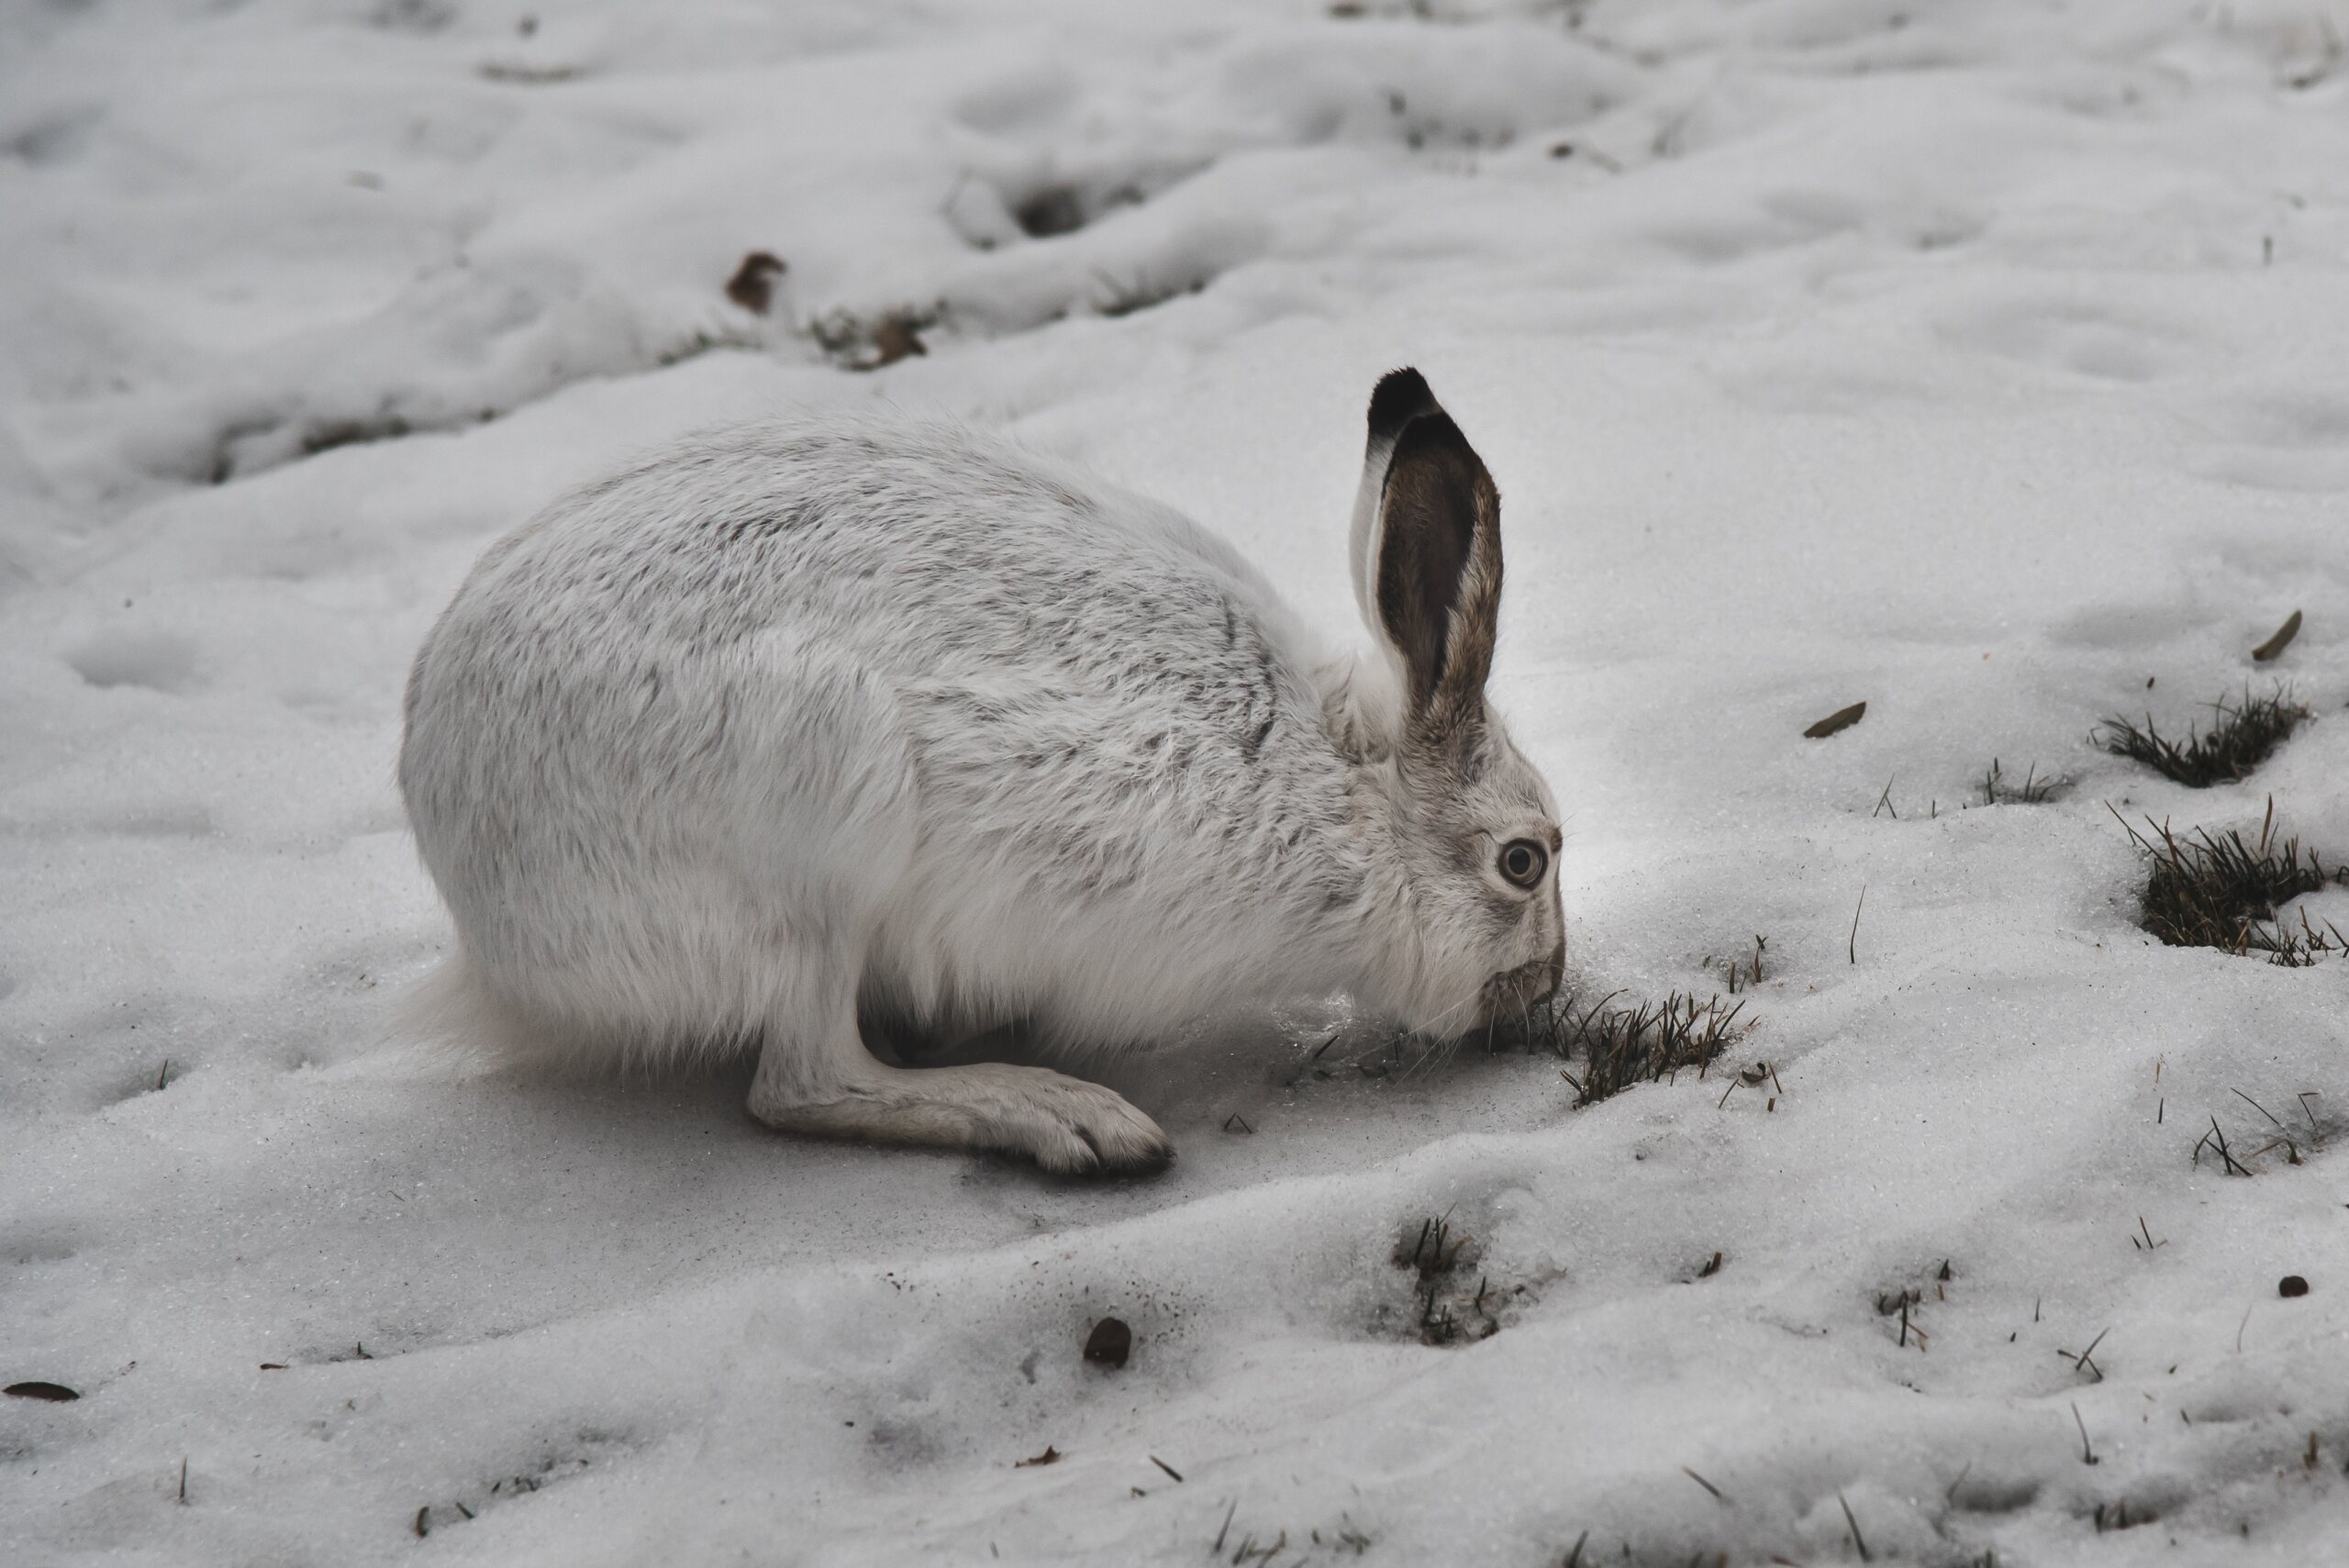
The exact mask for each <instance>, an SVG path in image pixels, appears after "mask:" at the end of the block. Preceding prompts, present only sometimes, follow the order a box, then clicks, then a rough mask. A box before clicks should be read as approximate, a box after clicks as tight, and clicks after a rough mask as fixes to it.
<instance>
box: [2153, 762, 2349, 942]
mask: <svg viewBox="0 0 2349 1568" xmlns="http://www.w3.org/2000/svg"><path fill="white" fill-rule="evenodd" d="M2108 809H2109V808H2108ZM2112 815H2113V817H2114V819H2115V820H2116V821H2119V822H2120V823H2121V828H2122V830H2123V831H2125V832H2126V833H2127V834H2128V835H2129V838H2130V841H2131V842H2132V843H2134V844H2135V845H2136V846H2137V847H2138V848H2139V849H2140V850H2143V851H2144V852H2145V853H2146V854H2147V855H2149V856H2150V857H2152V860H2153V863H2154V864H2153V874H2152V876H2151V877H2149V878H2148V879H2147V880H2146V883H2145V893H2144V918H2143V922H2142V924H2143V926H2144V928H2145V929H2146V930H2148V931H2151V932H2152V933H2153V934H2154V936H2156V937H2158V938H2160V939H2161V940H2162V941H2163V943H2164V944H2165V945H2166V946H2169V947H2205V948H2217V949H2218V950H2219V951H2221V952H2231V953H2234V954H2237V955H2238V956H2247V955H2249V954H2251V953H2254V952H2256V953H2264V954H2266V957H2267V960H2268V962H2271V963H2278V964H2282V965H2283V966H2285V967H2286V968H2288V969H2305V968H2307V967H2308V966H2309V965H2310V964H2313V963H2315V962H2317V960H2318V959H2319V958H2321V957H2322V956H2324V955H2326V954H2328V953H2338V952H2343V951H2349V939H2344V938H2343V936H2342V934H2341V930H2340V929H2339V928H2338V927H2336V926H2334V925H2333V924H2332V922H2331V921H2327V922H2325V925H2324V928H2323V929H2321V930H2320V929H2317V928H2316V927H2315V926H2314V925H2312V924H2310V920H2309V918H2308V914H2307V911H2305V910H2303V911H2302V912H2301V914H2300V929H2299V930H2293V929H2290V928H2289V927H2288V926H2286V925H2284V924H2283V923H2282V922H2281V921H2279V920H2278V919H2277V906H2279V905H2282V904H2284V903H2286V902H2288V901H2289V900H2291V899H2294V898H2298V897H2299V896H2300V895H2303V894H2308V893H2315V892H2317V891H2319V890H2320V889H2321V888H2323V887H2324V886H2325V885H2326V884H2329V883H2349V871H2344V870H2343V869H2340V868H2335V869H2334V870H2332V871H2327V870H2326V869H2325V868H2324V864H2323V862H2321V861H2320V860H2319V859H2318V858H2317V855H2316V851H2313V850H2310V851H2302V850H2301V848H2300V841H2299V839H2298V838H2297V837H2294V838H2289V839H2286V840H2281V841H2280V842H2279V841H2277V838H2276V801H2275V797H2274V796H2272V795H2271V796H2269V797H2268V801H2267V815H2266V818H2265V820H2263V821H2262V822H2261V823H2260V827H2259V836H2258V837H2257V838H2256V839H2254V840H2249V841H2245V840H2244V839H2243V834H2242V833H2241V832H2240V831H2237V830H2236V829H2233V828H2229V829H2228V830H2227V831H2226V832H2225V833H2222V834H2216V835H2214V834H2212V833H2211V832H2210V829H2209V828H2196V829H2195V830H2194V832H2193V834H2192V835H2191V836H2190V837H2187V838H2180V837H2178V836H2177V835H2176V834H2175V833H2173V832H2171V831H2170V828H2169V824H2167V823H2166V822H2164V823H2161V824H2158V825H2156V824H2155V823H2154V820H2153V818H2152V817H2147V818H2146V819H2145V827H2146V828H2147V829H2148V831H2147V832H2144V833H2140V832H2139V831H2137V829H2136V828H2133V827H2132V826H2130V824H2129V822H2128V821H2127V819H2126V818H2123V817H2121V814H2120V813H2119V812H2118V811H2115V812H2113V814H2112Z"/></svg>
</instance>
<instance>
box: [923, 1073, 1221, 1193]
mask: <svg viewBox="0 0 2349 1568" xmlns="http://www.w3.org/2000/svg"><path fill="white" fill-rule="evenodd" d="M968 1071H970V1072H971V1073H975V1074H985V1078H986V1079H987V1082H986V1083H985V1085H984V1087H983V1089H982V1096H983V1099H984V1102H985V1109H984V1110H983V1111H981V1129H982V1130H981V1133H980V1136H979V1139H978V1141H980V1142H982V1143H984V1144H985V1145H986V1146H987V1147H989V1148H994V1149H1003V1150H1009V1151H1014V1152H1018V1153H1022V1154H1026V1155H1029V1156H1030V1158H1032V1159H1033V1160H1034V1161H1035V1162H1036V1163H1037V1164H1039V1165H1041V1166H1042V1167H1043V1168H1044V1169H1045V1170H1047V1171H1061V1172H1066V1173H1072V1174H1079V1173H1088V1172H1100V1173H1105V1174H1109V1173H1128V1172H1141V1171H1157V1170H1162V1169H1163V1168H1164V1167H1165V1165H1166V1163H1167V1162H1169V1161H1170V1160H1172V1159H1174V1158H1175V1146H1174V1145H1173V1144H1172V1143H1169V1142H1168V1141H1167V1140H1166V1134H1165V1133H1163V1132H1162V1131H1160V1130H1159V1127H1158V1124H1157V1123H1156V1122H1154V1121H1152V1120H1151V1119H1150V1118H1148V1117H1146V1116H1144V1115H1142V1114H1141V1112H1140V1111H1138V1110H1136V1109H1134V1107H1133V1106H1130V1105H1128V1104H1127V1103H1126V1102H1125V1100H1124V1099H1123V1098H1121V1097H1120V1096H1119V1095H1117V1094H1115V1093H1113V1092H1112V1091H1110V1090H1108V1089H1105V1088H1103V1087H1102V1086H1101V1085H1100V1084H1087V1083H1085V1081H1084V1080H1082V1079H1078V1078H1071V1077H1067V1076H1065V1075H1063V1074H1062V1073H1051V1072H1046V1071H1045V1070H1043V1069H1042V1068H1038V1067H1012V1066H1004V1065H995V1066H983V1067H973V1068H970V1069H968ZM977 1108H978V1106H974V1109H977Z"/></svg>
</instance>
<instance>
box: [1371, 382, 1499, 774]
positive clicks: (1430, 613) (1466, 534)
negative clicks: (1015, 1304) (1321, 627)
mask: <svg viewBox="0 0 2349 1568" xmlns="http://www.w3.org/2000/svg"><path fill="white" fill-rule="evenodd" d="M1402 375H1409V377H1410V382H1409V387H1415V388H1416V389H1417V390H1418V392H1419V394H1420V395H1426V392H1427V384H1426V383H1425V382H1422V381H1420V380H1419V377H1418V376H1417V375H1416V374H1412V373H1408V372H1398V373H1397V375H1395V376H1389V377H1387V379H1386V381H1385V382H1381V383H1380V384H1379V391H1380V393H1381V394H1382V395H1384V394H1385V393H1386V388H1387V386H1388V385H1389V384H1393V383H1395V382H1396V381H1397V378H1398V377H1399V376H1402ZM1409 387H1407V388H1406V389H1404V390H1403V391H1400V392H1398V393H1397V396H1398V397H1399V396H1402V395H1408V390H1409ZM1378 409H1379V404H1378V401H1377V399H1375V398H1374V399H1373V400H1372V403H1371V415H1372V419H1373V421H1374V428H1375V420H1376V418H1377V415H1378ZM1378 513H1379V521H1378V530H1377V535H1378V562H1377V581H1376V593H1375V602H1376V606H1377V617H1378V627H1379V629H1381V630H1383V631H1384V632H1385V633H1386V638H1387V639H1388V641H1389V642H1391V643H1392V644H1393V646H1394V648H1395V650H1396V651H1397V653H1399V654H1400V655H1401V656H1402V663H1403V672H1404V679H1405V687H1406V692H1407V695H1408V699H1409V704H1410V712H1411V716H1412V718H1413V720H1414V721H1415V722H1418V723H1421V724H1427V725H1433V726H1435V727H1437V728H1444V727H1448V726H1450V725H1453V724H1455V723H1457V722H1459V721H1460V720H1461V719H1463V718H1465V717H1469V716H1470V715H1471V714H1472V713H1474V712H1475V711H1477V709H1476V705H1477V704H1478V703H1480V702H1481V700H1482V698H1483V695H1484V690H1485V677H1486V674H1487V673H1490V671H1491V669H1492V663H1493V642H1494V639H1495V636H1496V634H1497V631H1498V629H1499V624H1500V593H1501V536H1500V517H1501V504H1500V493H1499V492H1498V491H1497V489H1496V488H1495V487H1494V484H1493V478H1492V475H1491V474H1490V473H1487V472H1486V469H1485V464H1484V462H1483V460H1482V459H1480V458H1478V457H1477V456H1476V452H1475V448H1473V447H1471V446H1470V445H1469V444H1468V438H1467V437H1465V436H1464V435H1462V434H1461V433H1460V427H1459V426H1457V425H1455V424H1453V422H1452V418H1451V417H1450V416H1449V415H1447V414H1445V413H1444V412H1443V410H1442V409H1441V408H1439V407H1436V406H1434V401H1433V399H1432V398H1429V402H1428V406H1427V408H1426V409H1425V410H1424V411H1422V412H1420V413H1419V414H1418V415H1416V416H1415V417H1411V418H1409V419H1408V420H1407V421H1406V422H1405V424H1404V425H1403V426H1402V428H1401V429H1400V431H1399V432H1398V433H1397V435H1396V437H1395V439H1394V449H1393V451H1392V453H1391V454H1390V455H1389V457H1388V458H1387V462H1386V480H1385V483H1384V484H1383V485H1382V486H1381V492H1380V499H1379V507H1378Z"/></svg>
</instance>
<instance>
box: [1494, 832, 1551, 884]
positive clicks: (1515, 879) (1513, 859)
mask: <svg viewBox="0 0 2349 1568" xmlns="http://www.w3.org/2000/svg"><path fill="white" fill-rule="evenodd" d="M1549 869H1550V851H1547V850H1545V849H1543V848H1542V846H1541V845H1539V844H1537V843H1535V842H1534V841H1533V840H1531V839H1511V840H1509V841H1508V843H1506V844H1503V845H1502V846H1501V859H1500V872H1501V877H1502V880H1504V881H1506V882H1508V883H1509V884H1511V885H1513V886H1517V887H1532V886H1534V885H1535V884H1538V883H1540V882H1541V880H1542V873H1543V872H1545V871H1547V870H1549Z"/></svg>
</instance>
